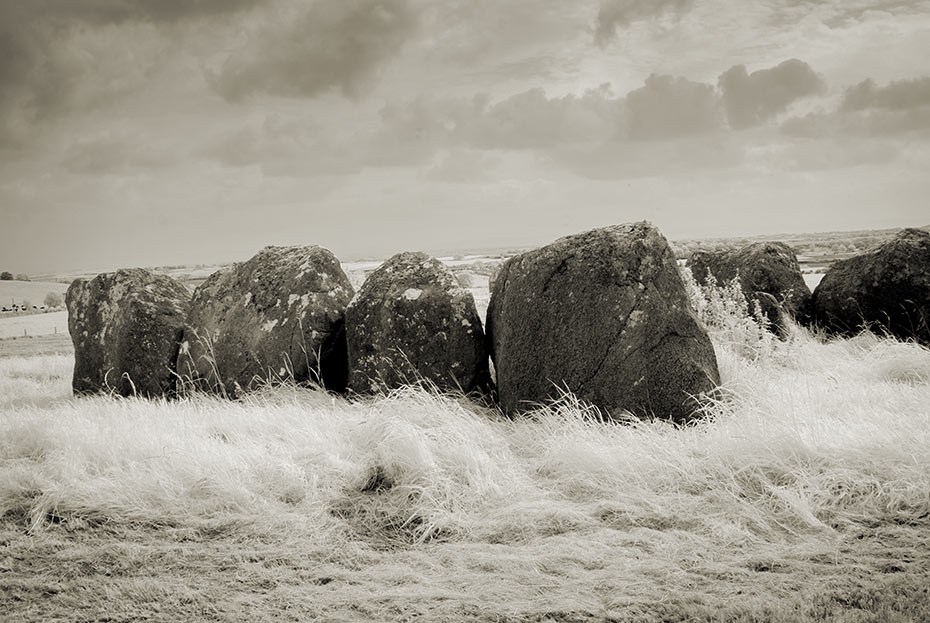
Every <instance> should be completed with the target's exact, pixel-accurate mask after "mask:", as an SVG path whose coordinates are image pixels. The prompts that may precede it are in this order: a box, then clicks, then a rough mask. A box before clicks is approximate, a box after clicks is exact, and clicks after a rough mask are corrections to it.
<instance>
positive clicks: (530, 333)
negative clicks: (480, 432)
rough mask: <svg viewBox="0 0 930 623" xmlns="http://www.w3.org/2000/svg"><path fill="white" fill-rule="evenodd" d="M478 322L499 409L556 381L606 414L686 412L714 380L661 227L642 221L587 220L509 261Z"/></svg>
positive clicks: (527, 399)
mask: <svg viewBox="0 0 930 623" xmlns="http://www.w3.org/2000/svg"><path fill="white" fill-rule="evenodd" d="M486 331H487V334H488V342H489V344H490V351H491V357H492V360H493V361H494V366H495V369H496V371H497V389H498V393H499V397H500V402H501V407H502V408H503V409H504V411H505V412H507V413H513V412H516V411H518V410H520V409H521V408H526V407H529V406H531V404H532V403H534V402H540V401H545V400H546V399H548V398H551V397H554V396H557V395H558V392H559V388H561V389H563V390H564V389H569V390H571V391H572V392H573V393H574V394H575V395H576V396H578V397H579V398H581V399H582V400H585V401H587V402H589V403H592V404H594V405H596V406H598V407H600V408H602V409H604V410H606V411H607V412H608V413H611V414H613V415H615V416H616V415H620V412H622V411H623V410H628V411H630V412H631V413H633V414H635V415H638V416H651V415H654V416H656V417H660V418H669V419H672V420H675V421H677V422H685V421H687V420H689V419H691V418H692V417H694V415H695V407H696V403H695V401H694V399H693V398H692V396H695V395H698V394H700V393H702V392H707V391H710V390H712V389H714V387H715V386H716V385H717V384H718V383H719V381H720V377H719V374H718V371H717V360H716V357H715V355H714V349H713V346H712V345H711V342H710V339H709V338H708V336H707V333H706V332H705V331H704V329H703V327H701V326H700V324H699V323H698V321H697V318H696V317H695V315H694V312H693V311H692V309H691V306H690V302H689V301H688V297H687V294H686V292H685V288H684V284H683V283H682V280H681V277H680V275H679V273H678V269H677V265H676V262H675V258H674V255H673V253H672V251H671V249H670V248H669V245H668V242H667V241H666V240H665V237H664V236H662V234H661V233H660V232H659V231H658V230H657V229H656V228H655V227H653V226H652V225H650V224H649V223H633V224H626V225H616V226H612V227H605V228H602V229H595V230H592V231H588V232H585V233H581V234H577V235H574V236H568V237H566V238H561V239H559V240H557V241H555V242H554V243H552V244H550V245H548V246H545V247H542V248H540V249H536V250H534V251H529V252H527V253H523V254H522V255H518V256H516V257H513V258H511V259H509V260H507V261H506V262H505V263H504V265H503V266H502V267H501V270H500V273H499V274H498V275H497V276H496V278H495V279H494V282H493V286H492V291H491V303H490V306H489V307H488V320H487V327H486Z"/></svg>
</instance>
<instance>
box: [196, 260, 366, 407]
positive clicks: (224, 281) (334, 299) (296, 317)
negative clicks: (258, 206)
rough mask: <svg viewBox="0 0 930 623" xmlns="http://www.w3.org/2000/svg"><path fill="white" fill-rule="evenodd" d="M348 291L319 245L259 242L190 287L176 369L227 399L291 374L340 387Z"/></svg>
mask: <svg viewBox="0 0 930 623" xmlns="http://www.w3.org/2000/svg"><path fill="white" fill-rule="evenodd" d="M353 294H354V290H353V289H352V285H351V284H350V283H349V280H348V278H347V277H346V275H345V273H344V272H343V271H342V267H341V266H340V264H339V260H337V259H336V257H335V256H334V255H333V254H332V253H330V252H329V251H328V250H327V249H324V248H322V247H317V246H308V247H266V248H264V249H262V250H261V251H260V252H259V253H258V254H257V255H256V256H255V257H253V258H252V259H250V260H248V261H246V262H241V263H238V264H235V265H233V266H231V267H229V268H226V269H223V270H220V271H218V272H216V273H214V274H212V275H210V277H209V278H208V279H207V280H206V281H204V282H203V283H202V284H201V285H200V286H199V287H198V288H197V289H196V290H195V291H194V297H193V300H192V302H191V308H190V313H189V315H188V318H187V323H186V327H185V330H184V339H183V342H182V344H181V353H180V355H179V356H178V373H179V374H180V375H181V376H182V378H185V379H190V381H191V382H192V383H193V384H194V386H196V387H199V388H201V389H206V390H209V391H214V392H218V393H225V394H226V395H229V396H231V397H235V396H238V395H240V394H241V393H242V392H243V391H246V390H248V389H250V388H252V387H254V386H256V385H261V384H263V383H265V382H268V381H275V380H280V379H291V378H293V380H295V381H297V382H305V381H313V382H322V384H323V385H324V386H325V387H326V388H328V389H331V390H335V391H343V390H344V389H345V386H346V377H347V375H348V364H347V360H346V343H345V326H344V323H345V309H346V306H347V305H348V304H349V301H350V300H351V299H352V296H353Z"/></svg>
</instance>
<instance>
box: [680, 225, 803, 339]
mask: <svg viewBox="0 0 930 623" xmlns="http://www.w3.org/2000/svg"><path fill="white" fill-rule="evenodd" d="M688 266H689V267H690V268H691V274H692V275H694V279H695V281H697V282H698V283H699V284H701V285H705V284H706V282H707V274H708V271H710V273H711V274H712V275H713V276H714V278H715V279H716V280H717V283H718V284H723V283H726V282H728V281H730V280H732V279H733V278H734V277H736V276H737V275H739V282H740V287H741V289H742V290H743V295H744V296H745V297H746V301H747V302H748V303H749V305H750V310H751V309H752V306H753V305H754V303H755V301H758V302H759V306H760V308H761V309H762V313H763V314H765V316H766V317H767V318H768V320H769V322H771V323H772V327H773V328H775V330H776V332H778V333H784V329H785V327H784V323H783V321H782V317H781V316H782V314H783V313H786V314H788V315H790V316H791V317H792V318H798V317H801V319H803V317H804V316H805V314H806V313H807V307H808V305H809V303H810V295H811V293H810V289H809V288H808V287H807V284H806V283H805V282H804V277H803V276H802V275H801V267H800V265H799V264H798V258H797V256H796V255H795V253H794V251H793V250H792V249H791V247H789V246H788V245H787V244H785V243H784V242H755V243H753V244H749V245H746V246H745V247H743V248H741V249H738V250H735V251H698V252H696V253H694V254H693V255H692V256H691V259H690V260H689V261H688Z"/></svg>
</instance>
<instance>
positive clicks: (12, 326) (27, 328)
mask: <svg viewBox="0 0 930 623" xmlns="http://www.w3.org/2000/svg"><path fill="white" fill-rule="evenodd" d="M56 333H59V334H64V335H68V312H66V311H51V312H47V313H41V314H22V315H20V314H10V315H7V316H2V317H0V340H3V339H7V338H13V337H15V338H20V337H35V336H39V335H54V334H56Z"/></svg>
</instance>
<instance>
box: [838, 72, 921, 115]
mask: <svg viewBox="0 0 930 623" xmlns="http://www.w3.org/2000/svg"><path fill="white" fill-rule="evenodd" d="M924 106H930V77H923V78H917V79H916V80H900V81H897V82H892V83H890V84H888V85H887V86H884V87H879V86H876V85H875V82H874V81H872V80H864V81H863V82H860V83H859V84H857V85H856V86H853V87H850V88H848V89H847V90H846V94H845V96H844V97H843V104H842V106H841V107H842V109H843V110H866V109H868V108H877V109H886V110H908V109H914V108H921V107H924Z"/></svg>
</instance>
